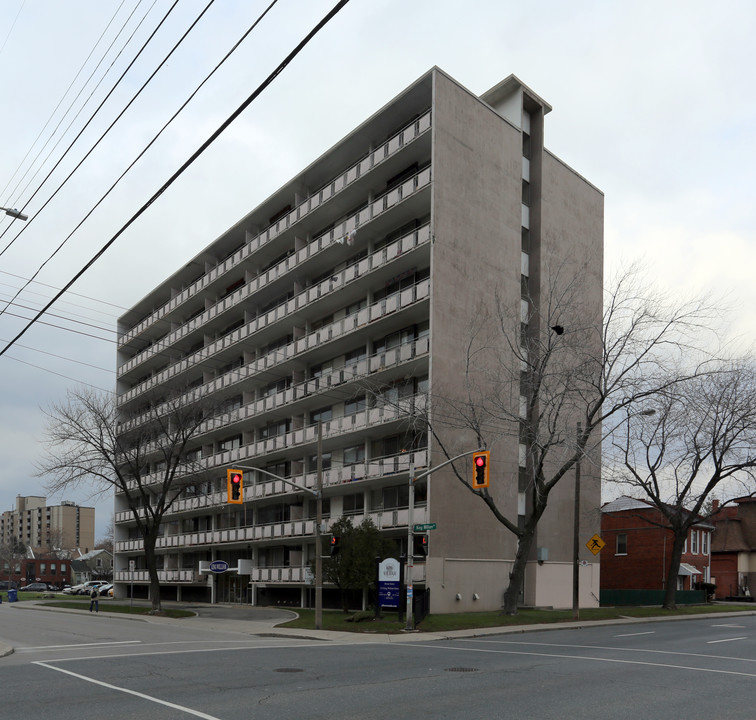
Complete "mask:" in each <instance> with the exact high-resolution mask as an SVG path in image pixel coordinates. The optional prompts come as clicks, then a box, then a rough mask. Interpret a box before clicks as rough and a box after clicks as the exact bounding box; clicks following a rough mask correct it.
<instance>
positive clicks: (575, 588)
mask: <svg viewBox="0 0 756 720" xmlns="http://www.w3.org/2000/svg"><path fill="white" fill-rule="evenodd" d="M654 414H656V410H653V409H649V410H640V411H639V412H636V413H632V414H629V415H628V422H629V419H630V418H631V417H633V416H634V415H654ZM582 432H583V426H582V423H581V422H580V421H579V420H578V423H577V431H576V436H575V437H576V443H577V448H578V456H577V460H575V510H574V518H573V534H572V619H573V620H580V460H581V458H582V457H583V449H582V448H581V447H580V436H581V435H582Z"/></svg>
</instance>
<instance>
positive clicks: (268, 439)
mask: <svg viewBox="0 0 756 720" xmlns="http://www.w3.org/2000/svg"><path fill="white" fill-rule="evenodd" d="M550 110H551V108H550V107H549V106H548V104H546V103H545V102H544V101H543V100H542V99H541V98H539V97H538V96H537V95H535V93H533V92H532V91H531V90H529V89H528V88H527V87H526V86H524V85H523V84H522V83H521V82H520V81H519V80H517V78H515V77H513V76H511V77H510V78H507V79H506V80H505V81H503V82H502V83H500V84H499V85H497V86H496V87H495V88H493V89H492V90H490V91H489V92H488V93H485V94H484V95H482V96H480V97H477V96H475V95H474V94H472V93H471V92H469V91H468V90H467V89H465V88H464V87H462V86H461V85H460V84H459V83H457V82H456V81H455V80H453V79H452V78H451V77H449V76H448V75H446V74H445V73H443V72H442V71H440V70H439V69H437V68H434V69H433V70H431V71H430V72H428V73H427V74H426V75H424V76H423V77H421V78H420V79H419V80H418V81H417V82H415V83H413V84H412V85H411V86H410V87H409V88H407V89H406V90H405V91H404V92H403V93H401V94H400V95H399V96H398V97H397V98H395V99H394V100H393V101H392V102H391V103H389V104H388V105H386V106H385V107H384V108H382V109H381V110H380V111H378V112H377V113H376V114H375V115H374V116H372V117H371V118H370V119H368V120H367V121H366V122H365V123H363V124H362V125H360V126H359V127H357V128H356V129H355V130H354V131H353V132H352V133H350V135H348V136H347V137H345V138H344V139H343V140H342V141H341V142H340V143H338V144H337V145H336V146H335V147H334V148H332V149H331V150H329V151H328V152H327V153H325V154H324V155H323V156H322V157H321V158H319V159H318V160H317V161H316V162H315V163H313V164H312V165H311V166H309V167H308V168H306V169H305V170H304V171H303V172H302V173H301V174H300V175H298V176H297V177H295V178H293V179H292V180H291V181H290V182H289V183H287V185H285V186H284V187H283V188H281V189H280V190H279V191H277V192H276V193H275V194H274V195H273V196H271V197H270V198H268V200H266V201H265V202H263V203H262V204H261V205H260V206H259V207H258V208H256V209H255V210H253V211H252V212H251V213H250V214H249V215H247V216H246V217H245V218H243V219H242V220H241V221H240V222H239V223H237V224H236V225H235V226H234V227H232V228H231V229H229V230H228V231H227V232H226V233H224V234H223V235H222V236H221V237H220V238H218V239H217V240H216V241H215V242H214V243H212V244H211V245H210V246H208V247H207V248H206V249H205V250H204V251H203V252H202V253H200V254H199V255H198V256H197V257H195V258H194V259H193V260H191V261H190V262H189V263H187V264H186V265H184V266H183V267H182V269H181V270H179V271H178V272H177V273H176V274H174V275H173V276H172V277H171V278H169V279H168V280H166V281H165V282H164V283H163V284H162V285H160V286H159V287H158V288H156V289H155V290H154V291H153V292H152V293H150V295H148V296H147V297H146V298H144V299H143V300H142V301H140V302H139V303H138V304H137V305H136V306H135V307H134V308H133V309H132V310H131V311H130V312H129V313H126V314H125V315H124V316H123V317H122V318H121V320H120V323H119V331H120V340H119V350H118V367H119V370H118V395H119V400H118V402H119V407H120V409H121V411H122V412H123V414H124V416H126V417H128V416H130V415H131V414H133V413H134V412H135V411H136V408H138V407H139V405H140V403H143V402H145V398H147V397H148V393H149V392H152V391H154V390H155V389H156V388H157V389H159V388H160V387H161V386H168V384H169V383H173V384H176V383H184V384H185V386H186V387H187V389H188V390H191V391H193V392H199V393H201V394H203V395H205V396H215V397H217V398H219V399H221V398H222V399H224V400H225V401H226V408H227V410H226V412H225V413H224V414H223V415H222V416H219V418H216V420H215V422H214V423H213V424H212V428H211V427H210V426H208V428H207V431H206V432H204V433H203V434H202V435H201V436H200V437H198V438H197V440H196V455H195V456H193V457H199V458H201V461H202V463H203V465H204V466H205V467H206V468H207V469H209V470H211V471H212V472H215V473H216V478H215V479H214V480H212V481H210V482H209V483H207V486H206V487H205V488H204V490H203V492H202V493H201V494H197V493H196V492H195V491H194V490H191V491H189V492H187V494H186V496H185V497H183V498H181V499H180V500H179V501H178V502H177V503H176V505H175V507H174V509H173V512H172V514H171V516H170V519H169V521H168V522H167V523H166V525H165V527H164V534H163V537H162V538H161V539H160V541H159V544H158V548H159V552H160V554H161V565H162V568H161V583H163V584H164V586H165V587H164V590H165V592H166V597H178V598H183V599H189V598H201V599H213V600H217V601H231V602H249V603H273V602H279V603H287V604H295V605H299V604H308V603H309V602H310V595H309V592H308V590H309V585H308V572H307V567H308V565H309V563H310V561H311V560H312V558H313V557H314V553H315V548H314V538H313V533H314V522H313V520H314V501H312V500H311V499H310V498H308V496H307V495H306V494H303V493H301V492H297V491H296V490H294V489H293V488H287V486H286V485H284V484H283V483H281V482H278V481H275V480H272V479H271V478H270V477H269V476H265V475H263V474H261V473H255V472H248V473H247V475H245V496H244V497H245V503H244V505H243V506H242V507H237V506H230V507H228V506H226V504H225V491H226V477H225V472H226V469H227V468H229V467H234V466H237V467H238V466H243V465H251V466H254V467H262V468H266V469H268V470H270V471H271V472H274V473H275V474H279V475H283V476H285V477H288V478H290V479H291V480H293V481H294V482H297V483H298V484H300V485H303V486H306V487H309V488H312V487H314V483H315V467H314V456H315V453H316V438H315V427H316V425H315V423H316V421H317V419H318V418H320V419H321V420H322V421H323V432H324V441H323V451H324V460H325V462H324V470H325V471H324V486H325V499H326V510H325V516H326V523H332V522H334V521H335V520H337V519H338V518H339V517H341V516H342V514H348V515H351V516H352V518H353V520H354V521H355V523H359V522H360V521H361V520H362V518H363V517H366V516H368V517H370V518H371V519H372V520H373V521H374V522H375V524H376V525H377V526H378V527H379V528H380V529H381V530H382V532H384V533H385V534H386V535H387V536H389V537H392V538H395V539H396V540H397V541H398V542H400V543H402V545H403V547H406V540H407V522H408V509H407V487H408V471H409V467H410V463H412V465H413V466H414V467H415V469H416V472H417V471H418V470H419V469H422V468H426V467H429V466H430V465H433V464H438V463H440V462H442V460H443V455H442V453H441V452H440V450H439V448H438V446H437V443H436V441H435V440H434V439H433V438H432V437H429V435H428V434H426V433H425V432H418V431H413V430H411V426H410V424H409V422H408V420H409V418H410V417H411V416H412V415H413V414H414V412H415V410H417V409H424V408H425V407H426V403H427V400H428V398H430V400H431V404H430V408H431V409H430V419H431V422H432V423H434V422H436V423H437V426H438V427H442V426H443V417H442V415H441V411H440V410H436V409H435V408H436V406H437V404H436V403H434V401H433V398H434V395H435V396H436V397H437V398H443V399H444V400H445V401H453V400H454V399H455V398H456V399H461V398H462V397H463V394H464V387H463V384H462V383H461V382H460V378H461V377H463V376H464V372H465V363H466V354H465V352H466V351H465V348H466V346H467V344H468V343H469V341H470V333H471V327H472V326H473V325H474V324H475V322H476V320H479V319H480V318H483V317H485V316H490V317H491V320H492V322H493V320H494V314H495V312H496V309H497V303H498V305H499V306H500V307H502V308H504V313H505V316H506V318H507V321H509V320H510V319H511V322H512V326H513V327H517V326H518V325H519V323H520V322H523V321H524V320H527V318H526V315H528V314H529V311H528V306H527V303H528V301H526V300H525V299H524V298H525V297H526V295H525V291H524V289H523V288H524V287H525V288H527V296H528V297H529V302H531V303H532V304H533V305H534V306H535V308H530V310H533V309H535V310H536V312H533V313H532V314H531V317H533V318H536V317H537V316H538V312H537V310H538V306H539V304H540V303H541V302H542V300H543V298H544V297H545V296H546V290H543V289H542V288H547V287H548V286H549V283H550V282H551V279H552V273H553V272H555V270H554V268H557V267H558V268H560V269H561V271H562V272H571V273H573V274H576V275H578V276H579V277H580V282H581V288H582V290H581V293H582V299H583V301H584V303H585V308H586V313H587V317H588V318H589V319H590V320H591V321H594V322H595V323H596V324H600V322H601V312H602V281H603V277H602V265H603V196H602V194H601V192H600V191H598V190H597V189H596V188H595V187H593V186H592V185H590V183H588V182H587V181H586V180H585V179H584V178H582V177H581V176H580V175H578V174H577V173H575V172H574V171H573V170H571V169H570V168H568V167H567V166H566V165H565V164H564V163H562V162H561V161H559V160H558V159H557V158H556V157H555V156H553V155H552V154H551V153H549V152H548V151H546V150H545V149H544V147H543V125H544V116H545V114H546V113H548V112H549V111H550ZM534 321H535V320H534ZM519 403H520V399H519V398H518V397H517V393H516V392H515V393H514V397H513V398H512V408H511V409H512V412H513V413H515V416H516V413H517V408H518V405H519ZM434 413H437V415H435V416H434ZM441 434H442V436H443V438H444V439H446V440H447V441H449V442H450V443H451V444H452V445H454V446H458V447H459V448H460V450H459V451H460V452H462V451H464V450H471V449H474V448H475V447H476V446H475V444H474V443H475V437H473V436H472V434H471V433H467V432H465V431H462V432H460V431H458V430H453V431H452V430H451V429H448V428H447V429H443V430H442V433H441ZM522 457H523V453H522V448H521V447H520V446H519V444H518V439H517V437H516V436H514V437H509V438H508V439H505V440H503V441H501V442H499V443H498V444H497V445H496V447H495V449H494V450H493V452H492V457H491V469H492V470H491V472H492V486H491V490H490V491H491V493H492V495H494V496H495V498H496V500H497V503H499V504H500V506H501V507H502V509H503V510H504V511H505V512H507V513H509V514H511V515H512V516H513V517H516V516H517V514H518V503H519V502H521V496H522V489H521V488H519V487H518V474H519V468H520V464H521V458H522ZM591 459H592V460H593V461H594V462H593V463H586V464H585V468H584V474H583V485H582V493H581V496H582V507H583V508H584V510H585V513H586V517H585V520H584V522H583V528H582V531H583V532H582V534H584V535H585V537H586V539H587V538H589V537H590V536H591V535H592V534H593V533H594V532H596V531H597V530H598V525H599V521H598V507H599V503H600V493H599V484H600V476H599V471H598V469H597V468H598V467H600V462H598V456H595V457H592V458H591ZM572 493H573V490H572V487H571V486H570V483H569V482H567V483H565V487H564V489H561V488H557V490H555V491H554V495H553V497H554V507H551V508H550V509H549V510H548V511H547V515H546V516H545V517H544V521H543V522H542V529H539V533H538V538H537V541H536V544H537V546H538V547H543V548H547V550H548V556H549V557H548V559H547V560H546V561H544V562H543V563H542V564H540V563H538V562H537V560H536V557H535V553H534V557H533V562H532V563H531V566H530V568H529V571H528V574H527V578H526V582H525V588H524V589H523V595H522V601H523V602H524V603H526V604H538V605H554V606H560V607H565V606H569V604H570V602H571V596H570V592H571V585H570V580H569V578H570V577H571V567H572V566H571V538H572V528H573V524H572V515H571V508H572V503H573V496H572ZM568 509H569V511H568ZM414 522H415V523H425V522H433V523H436V524H437V529H436V530H433V531H432V532H431V533H430V543H429V556H428V559H427V562H426V563H422V564H419V565H418V566H416V572H415V584H416V587H417V588H418V589H421V588H423V587H427V588H429V589H430V590H431V608H432V611H433V612H451V611H462V610H470V609H479V610H484V609H492V608H498V607H500V605H501V599H502V593H503V591H504V588H505V587H506V584H507V580H508V574H509V569H510V567H511V562H512V558H513V556H514V553H515V548H516V544H515V538H514V536H513V535H512V534H511V533H509V532H508V531H506V530H505V528H504V527H503V526H502V525H500V524H499V523H498V522H497V521H496V520H495V519H494V517H493V516H492V514H491V512H490V510H488V509H487V508H486V506H485V505H484V503H482V502H481V500H480V499H479V498H476V497H474V496H473V495H472V494H471V493H470V492H469V490H467V489H466V488H465V487H464V486H462V485H461V484H460V483H459V481H458V480H457V479H456V478H455V476H454V474H453V472H452V471H451V470H440V471H439V472H437V473H435V474H433V475H432V476H431V477H429V478H428V479H427V480H424V481H421V482H420V483H418V487H417V493H416V506H415V514H414ZM115 523H116V524H115V573H114V579H115V582H116V592H117V593H118V592H121V593H122V592H123V591H124V589H125V584H126V583H128V582H130V581H131V580H132V579H133V580H134V582H135V585H137V586H139V585H141V586H143V587H144V586H145V585H146V582H147V573H146V572H145V570H144V564H143V557H142V555H141V553H140V550H141V545H140V543H141V541H140V539H139V537H138V535H137V533H136V529H135V523H134V521H133V519H132V518H131V516H130V513H129V511H128V509H127V505H126V502H125V498H124V497H122V496H118V495H117V496H116V499H115ZM581 557H582V559H584V560H586V561H588V564H587V566H586V567H585V568H583V570H582V588H583V593H582V596H581V604H583V605H594V604H596V602H597V600H596V599H595V598H597V597H598V575H599V573H598V566H597V561H596V559H595V558H594V557H593V555H591V554H590V553H589V552H588V551H587V549H586V550H585V551H584V556H581ZM218 559H220V560H226V561H227V562H228V563H229V565H230V566H231V567H232V568H237V569H238V573H236V574H230V573H227V574H225V576H223V577H213V576H211V575H208V574H205V573H204V572H201V568H204V567H205V566H206V564H207V563H208V562H209V561H212V560H218ZM130 560H131V561H133V562H134V564H135V566H136V570H135V572H134V573H133V578H132V574H131V573H130V572H129V571H128V565H129V561H130ZM119 588H120V589H119Z"/></svg>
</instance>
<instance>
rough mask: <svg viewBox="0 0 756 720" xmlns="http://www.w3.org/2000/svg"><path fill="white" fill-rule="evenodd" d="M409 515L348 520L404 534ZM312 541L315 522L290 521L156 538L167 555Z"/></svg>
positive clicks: (132, 544) (422, 511)
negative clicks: (232, 546) (209, 549)
mask: <svg viewBox="0 0 756 720" xmlns="http://www.w3.org/2000/svg"><path fill="white" fill-rule="evenodd" d="M408 515H409V509H408V508H392V509H387V510H382V511H378V512H371V513H367V514H364V515H352V516H351V518H352V522H353V523H354V524H355V525H359V524H360V523H361V522H362V521H363V520H364V519H365V518H366V517H369V518H370V519H371V520H372V521H373V523H374V524H375V526H376V527H377V528H378V529H379V530H404V529H407V518H408ZM427 517H428V511H427V507H425V506H417V507H415V511H414V522H415V523H424V522H426V521H427ZM324 522H325V523H326V527H327V528H329V527H330V525H331V524H332V523H333V522H335V519H331V520H325V521H324ZM326 532H328V530H326ZM314 538H315V521H314V520H289V521H286V522H278V523H268V524H265V525H250V526H247V527H240V528H228V529H225V530H209V531H204V532H189V533H178V534H175V535H164V536H163V537H159V538H158V540H157V544H156V549H157V550H158V551H170V550H172V549H176V550H178V549H187V548H193V549H196V548H199V547H213V548H219V547H221V546H223V545H238V544H245V545H246V544H249V543H253V542H264V541H267V540H272V541H278V542H280V541H283V540H292V539H294V540H296V539H301V540H302V541H303V542H305V541H306V542H312V541H313V540H314ZM143 550H144V541H143V540H141V539H134V540H121V541H119V542H117V543H116V544H115V552H117V553H135V552H142V551H143ZM175 572H180V571H175Z"/></svg>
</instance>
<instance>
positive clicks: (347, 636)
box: [0, 601, 756, 657]
mask: <svg viewBox="0 0 756 720" xmlns="http://www.w3.org/2000/svg"><path fill="white" fill-rule="evenodd" d="M103 606H104V607H103ZM184 606H186V607H191V606H188V605H187V604H183V603H182V607H184ZM195 607H196V608H197V609H198V610H202V609H204V610H214V611H215V612H216V613H221V614H222V615H224V616H223V617H220V616H205V617H203V616H202V615H197V616H195V617H191V618H168V617H160V616H135V615H124V614H122V613H109V612H108V611H107V606H106V605H105V604H104V603H101V604H100V615H101V616H105V617H112V618H119V619H121V620H133V621H136V622H151V623H168V624H171V625H174V626H175V625H179V626H186V627H187V629H190V628H192V627H194V628H198V627H201V628H202V629H204V630H214V631H222V632H232V633H235V634H240V635H251V636H258V637H260V636H262V637H270V638H280V639H285V638H291V639H298V640H319V641H322V642H332V643H336V644H346V643H350V644H371V643H409V642H433V641H434V640H455V639H459V638H476V637H486V636H490V635H512V634H518V633H531V632H545V631H553V630H574V629H583V628H589V627H595V626H601V625H603V626H607V625H620V626H621V625H638V624H645V623H654V622H682V621H685V620H707V619H717V618H719V619H721V618H731V617H739V616H748V615H756V609H754V610H753V611H736V612H719V613H701V614H700V615H677V616H674V617H652V618H631V617H627V618H620V619H615V620H585V621H580V620H578V621H569V622H560V623H543V624H540V625H532V624H531V625H507V626H500V627H489V628H469V629H466V630H449V631H447V632H443V633H430V632H422V631H418V632H407V633H398V634H386V633H369V632H362V633H361V632H336V631H331V630H309V629H303V628H283V627H277V625H278V624H280V623H282V622H286V620H287V615H289V614H293V613H294V611H292V610H281V609H279V608H234V607H225V606H207V605H196V606H195ZM15 610H36V611H41V612H60V613H80V612H82V611H81V610H72V609H65V608H53V607H45V606H44V605H42V604H41V602H37V601H25V602H23V603H19V604H18V605H15V606H14V611H15ZM224 611H225V612H224ZM235 615H236V617H234V616H235ZM242 615H243V616H242ZM255 615H257V616H258V617H259V619H253V618H254V617H255ZM12 652H13V648H12V647H11V646H10V645H8V644H7V643H4V642H3V641H2V640H0V657H4V656H5V655H9V654H10V653H12Z"/></svg>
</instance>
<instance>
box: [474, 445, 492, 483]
mask: <svg viewBox="0 0 756 720" xmlns="http://www.w3.org/2000/svg"><path fill="white" fill-rule="evenodd" d="M490 455H491V453H490V452H489V451H488V450H482V451H481V452H476V453H474V454H473V473H472V487H473V490H480V489H481V488H487V487H488V485H489V474H488V473H489V466H488V460H489V457H490Z"/></svg>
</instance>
